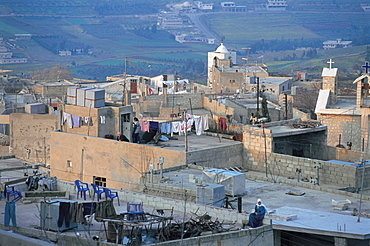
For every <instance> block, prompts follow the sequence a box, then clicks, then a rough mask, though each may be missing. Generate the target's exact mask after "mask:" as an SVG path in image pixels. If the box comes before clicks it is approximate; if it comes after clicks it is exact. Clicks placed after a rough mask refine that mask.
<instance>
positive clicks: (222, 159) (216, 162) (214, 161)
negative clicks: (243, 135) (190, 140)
mask: <svg viewBox="0 0 370 246" xmlns="http://www.w3.org/2000/svg"><path fill="white" fill-rule="evenodd" d="M235 143H236V144H235V145H229V146H222V147H218V148H216V147H214V148H210V149H204V150H198V151H191V152H188V153H187V154H186V160H187V163H188V164H195V165H197V166H203V167H215V168H225V167H234V166H240V165H241V164H242V163H243V144H242V143H241V142H235ZM238 143H239V144H238Z"/></svg>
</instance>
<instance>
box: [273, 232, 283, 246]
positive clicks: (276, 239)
mask: <svg viewBox="0 0 370 246" xmlns="http://www.w3.org/2000/svg"><path fill="white" fill-rule="evenodd" d="M274 246H281V231H278V230H274Z"/></svg>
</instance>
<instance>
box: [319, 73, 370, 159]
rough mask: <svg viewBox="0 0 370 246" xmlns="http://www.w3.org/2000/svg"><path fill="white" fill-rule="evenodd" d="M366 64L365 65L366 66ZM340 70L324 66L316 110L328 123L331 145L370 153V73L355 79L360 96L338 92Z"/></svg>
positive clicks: (326, 123) (325, 122)
mask: <svg viewBox="0 0 370 246" xmlns="http://www.w3.org/2000/svg"><path fill="white" fill-rule="evenodd" d="M364 67H365V66H364ZM336 71H337V70H336V69H335V68H331V67H330V68H329V69H328V68H324V70H323V89H322V90H320V93H319V97H318V100H317V105H316V109H315V113H316V115H317V119H318V120H320V121H321V123H322V124H325V125H327V126H328V145H330V146H336V147H341V148H347V149H352V150H356V151H362V152H367V153H368V152H369V150H370V146H369V128H370V125H369V114H370V109H369V106H370V103H369V102H370V100H369V82H368V81H369V77H370V75H369V73H368V69H367V70H366V71H367V72H366V73H364V74H363V75H361V76H360V77H358V78H357V79H355V81H354V82H353V83H354V84H357V90H356V91H357V92H356V97H349V96H347V97H340V96H338V95H337V93H336V83H337V82H336Z"/></svg>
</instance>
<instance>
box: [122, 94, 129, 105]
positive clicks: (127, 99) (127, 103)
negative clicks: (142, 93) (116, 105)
mask: <svg viewBox="0 0 370 246" xmlns="http://www.w3.org/2000/svg"><path fill="white" fill-rule="evenodd" d="M123 96H124V97H125V106H129V105H131V92H130V91H125V94H124V95H123Z"/></svg>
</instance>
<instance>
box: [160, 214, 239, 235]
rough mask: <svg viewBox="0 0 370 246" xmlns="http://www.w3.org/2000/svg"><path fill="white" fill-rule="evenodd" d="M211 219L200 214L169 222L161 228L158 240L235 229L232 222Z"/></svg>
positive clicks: (206, 215)
mask: <svg viewBox="0 0 370 246" xmlns="http://www.w3.org/2000/svg"><path fill="white" fill-rule="evenodd" d="M195 215H196V214H195ZM211 219H212V217H211V216H210V215H208V214H204V215H201V216H198V215H196V217H195V219H193V218H190V220H188V221H186V222H184V223H170V224H168V225H167V226H166V227H164V228H162V230H161V232H160V234H159V235H157V237H158V238H159V239H160V241H167V240H176V239H181V238H190V237H198V236H200V235H204V234H214V233H220V232H227V231H231V230H233V229H234V230H237V228H236V227H235V226H234V225H233V224H232V225H230V224H224V222H220V221H219V220H218V219H216V220H214V221H213V220H211Z"/></svg>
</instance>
